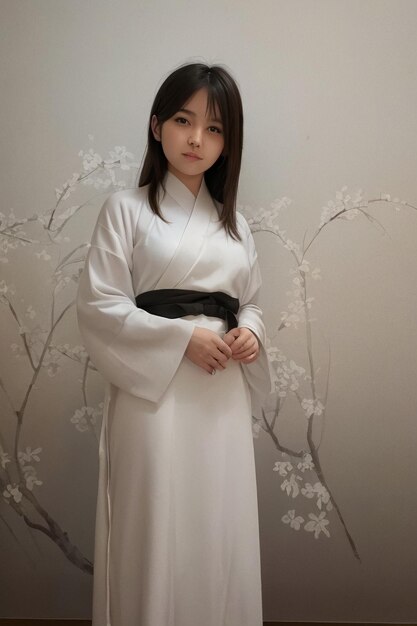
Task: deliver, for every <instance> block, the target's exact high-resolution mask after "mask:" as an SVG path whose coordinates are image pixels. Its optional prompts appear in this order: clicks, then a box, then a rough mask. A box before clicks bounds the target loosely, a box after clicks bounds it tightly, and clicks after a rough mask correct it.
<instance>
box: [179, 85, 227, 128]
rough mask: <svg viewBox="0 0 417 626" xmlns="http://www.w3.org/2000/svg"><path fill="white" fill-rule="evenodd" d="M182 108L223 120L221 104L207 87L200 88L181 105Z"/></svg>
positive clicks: (212, 118)
mask: <svg viewBox="0 0 417 626" xmlns="http://www.w3.org/2000/svg"><path fill="white" fill-rule="evenodd" d="M181 110H187V111H189V112H191V113H195V114H196V115H201V116H205V117H207V118H210V119H211V120H217V121H219V122H220V121H221V113H220V108H219V105H218V104H217V102H216V100H215V99H214V97H213V95H211V94H210V93H209V91H208V89H206V88H205V87H203V88H202V89H199V90H198V91H196V92H195V93H193V95H192V96H191V98H189V99H188V100H187V101H186V102H184V104H183V105H182V107H181Z"/></svg>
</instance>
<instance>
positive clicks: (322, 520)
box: [304, 511, 330, 539]
mask: <svg viewBox="0 0 417 626" xmlns="http://www.w3.org/2000/svg"><path fill="white" fill-rule="evenodd" d="M308 516H309V518H310V521H309V522H307V523H306V525H305V526H304V530H307V531H308V532H314V538H315V539H318V537H319V535H320V534H321V533H324V534H325V535H326V536H327V537H330V533H329V531H328V530H327V528H326V526H328V525H329V520H328V519H326V513H325V512H324V511H322V512H321V513H320V515H318V516H317V515H314V513H309V515H308Z"/></svg>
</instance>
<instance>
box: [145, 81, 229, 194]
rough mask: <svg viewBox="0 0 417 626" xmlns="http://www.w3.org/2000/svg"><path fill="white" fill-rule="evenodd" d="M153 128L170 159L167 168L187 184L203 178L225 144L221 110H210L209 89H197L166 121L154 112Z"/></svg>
mask: <svg viewBox="0 0 417 626" xmlns="http://www.w3.org/2000/svg"><path fill="white" fill-rule="evenodd" d="M151 125H152V132H153V135H154V137H155V139H156V140H157V141H161V143H162V149H163V151H164V154H165V156H166V158H167V161H168V170H169V171H170V172H172V173H173V174H175V176H177V178H179V179H180V180H181V181H182V182H184V183H185V184H187V181H188V182H191V179H192V181H193V183H194V184H195V183H196V182H201V179H202V177H203V174H204V172H205V171H206V170H208V169H209V168H210V167H211V166H212V165H213V164H214V163H215V162H216V161H217V159H218V158H219V156H220V155H221V153H222V151H223V148H224V135H223V125H222V122H221V119H220V113H219V111H216V113H215V114H214V115H213V116H211V115H210V114H209V113H208V111H207V90H206V89H205V88H203V89H200V90H199V91H196V92H195V93H194V95H193V96H192V97H191V98H190V99H189V100H188V101H187V102H186V103H185V104H184V105H183V107H182V108H181V109H180V110H179V111H177V113H176V114H175V115H173V116H172V117H171V118H169V119H168V120H166V121H165V122H163V124H162V126H161V125H160V124H158V120H157V118H156V116H155V115H154V116H153V117H152V120H151Z"/></svg>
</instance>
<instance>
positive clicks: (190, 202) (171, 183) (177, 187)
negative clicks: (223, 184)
mask: <svg viewBox="0 0 417 626" xmlns="http://www.w3.org/2000/svg"><path fill="white" fill-rule="evenodd" d="M163 186H164V187H165V190H166V192H167V193H169V195H170V196H171V197H172V198H174V200H175V201H176V202H178V204H179V205H180V206H181V207H183V208H184V209H185V210H186V211H187V212H188V213H191V211H192V210H193V208H194V205H195V204H196V202H197V201H198V202H201V200H203V201H207V200H209V201H210V204H209V206H210V205H211V204H212V203H213V200H212V198H211V195H210V192H209V190H208V189H207V185H206V183H205V180H204V176H203V179H202V181H201V185H200V189H199V192H198V195H197V197H195V196H194V194H193V193H192V192H191V191H190V190H189V189H188V187H186V186H185V185H184V183H182V182H181V181H180V179H179V178H177V177H176V176H175V175H174V174H173V173H172V172H170V171H169V170H168V171H167V173H166V174H165V178H164V182H163Z"/></svg>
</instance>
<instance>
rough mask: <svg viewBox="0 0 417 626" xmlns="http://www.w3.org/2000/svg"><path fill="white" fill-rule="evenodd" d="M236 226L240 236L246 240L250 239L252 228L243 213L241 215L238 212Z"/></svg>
mask: <svg viewBox="0 0 417 626" xmlns="http://www.w3.org/2000/svg"><path fill="white" fill-rule="evenodd" d="M236 224H237V228H238V231H239V234H240V235H241V236H242V237H245V238H247V237H249V235H250V234H251V230H250V226H249V224H248V221H247V219H246V217H245V216H244V215H243V213H240V211H236Z"/></svg>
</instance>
